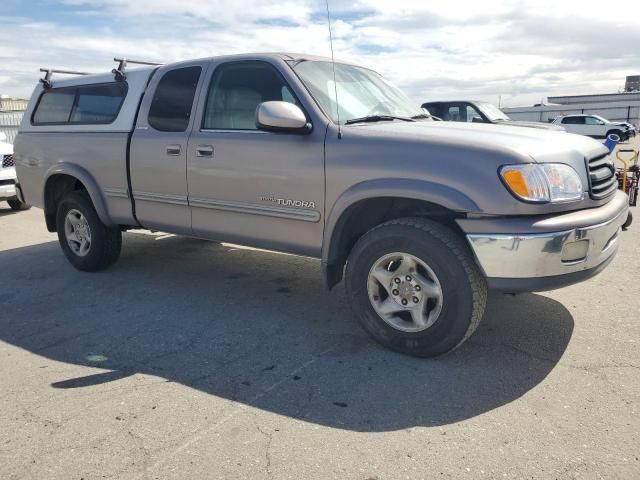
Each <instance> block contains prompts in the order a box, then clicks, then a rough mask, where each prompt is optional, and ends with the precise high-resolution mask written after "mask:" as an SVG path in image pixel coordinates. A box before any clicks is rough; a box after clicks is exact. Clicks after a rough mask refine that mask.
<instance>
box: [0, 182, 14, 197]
mask: <svg viewBox="0 0 640 480" xmlns="http://www.w3.org/2000/svg"><path fill="white" fill-rule="evenodd" d="M15 196H16V185H15V183H10V184H8V185H0V200H5V199H9V198H13V197H15Z"/></svg>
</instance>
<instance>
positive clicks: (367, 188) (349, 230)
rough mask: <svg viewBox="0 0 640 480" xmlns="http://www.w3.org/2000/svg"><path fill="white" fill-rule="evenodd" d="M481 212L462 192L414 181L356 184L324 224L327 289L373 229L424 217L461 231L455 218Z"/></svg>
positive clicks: (323, 267)
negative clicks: (398, 220)
mask: <svg viewBox="0 0 640 480" xmlns="http://www.w3.org/2000/svg"><path fill="white" fill-rule="evenodd" d="M478 211H480V209H479V207H478V205H477V204H476V203H475V202H474V201H473V200H472V199H471V198H469V197H468V196H467V195H465V194H464V193H463V192H460V191H458V190H455V189H453V188H451V187H448V186H446V185H441V184H437V183H433V182H427V181H421V180H413V179H390V180H372V181H367V182H362V183H359V184H357V185H354V186H353V187H351V188H350V189H349V190H347V191H345V192H344V193H343V194H342V195H340V197H339V198H338V200H337V201H336V202H335V203H334V205H333V207H332V209H331V212H330V214H329V216H328V217H327V221H326V224H325V231H324V238H323V246H322V269H323V272H324V275H325V280H326V283H327V286H328V287H329V288H332V287H333V286H335V285H336V284H337V283H339V282H340V281H341V280H342V276H343V270H344V265H345V263H346V259H347V256H348V254H349V251H350V250H351V248H352V247H353V244H354V243H355V241H356V240H357V239H358V238H359V237H360V236H361V235H362V234H364V233H366V232H367V231H368V230H370V229H371V228H373V227H374V226H376V225H378V224H380V223H383V222H385V221H388V220H392V219H394V218H401V217H405V216H423V217H427V218H433V219H435V220H438V221H440V222H441V223H444V224H446V225H448V226H450V227H451V228H453V229H454V230H459V227H458V226H457V224H456V223H455V221H454V220H455V218H460V217H463V216H464V215H465V214H466V213H469V212H478Z"/></svg>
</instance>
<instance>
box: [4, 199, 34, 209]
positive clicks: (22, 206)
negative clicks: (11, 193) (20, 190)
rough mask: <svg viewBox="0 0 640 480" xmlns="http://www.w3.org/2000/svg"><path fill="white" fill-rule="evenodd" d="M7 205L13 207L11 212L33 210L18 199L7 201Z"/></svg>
mask: <svg viewBox="0 0 640 480" xmlns="http://www.w3.org/2000/svg"><path fill="white" fill-rule="evenodd" d="M7 203H8V204H9V206H10V207H11V210H29V209H30V208H31V205H27V204H26V203H22V202H21V201H20V200H18V199H17V198H10V199H9V200H7Z"/></svg>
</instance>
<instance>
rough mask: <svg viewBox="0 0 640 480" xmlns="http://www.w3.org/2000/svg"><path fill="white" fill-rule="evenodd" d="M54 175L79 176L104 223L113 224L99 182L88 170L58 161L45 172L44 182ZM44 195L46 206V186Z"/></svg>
mask: <svg viewBox="0 0 640 480" xmlns="http://www.w3.org/2000/svg"><path fill="white" fill-rule="evenodd" d="M54 175H69V176H71V177H75V178H77V179H78V180H79V181H80V182H82V184H83V185H84V186H85V188H86V189H87V192H88V193H89V197H91V201H92V202H93V206H94V207H95V209H96V212H97V214H98V217H100V220H101V221H102V223H104V224H105V225H107V226H111V225H113V222H112V221H111V218H110V217H109V214H108V212H107V207H106V204H105V201H104V198H103V196H102V193H101V191H100V187H98V183H97V182H96V181H95V179H94V178H93V176H92V175H91V174H90V173H89V172H88V171H87V170H85V169H84V168H82V167H80V166H78V165H76V164H74V163H67V162H62V163H56V164H55V165H53V166H52V167H51V168H49V170H47V172H46V173H45V181H44V184H45V185H47V183H48V182H49V179H50V178H51V177H52V176H54ZM42 195H43V199H42V205H43V206H45V208H46V200H47V198H46V188H45V189H44V191H43V193H42Z"/></svg>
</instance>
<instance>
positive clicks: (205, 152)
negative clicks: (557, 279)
mask: <svg viewBox="0 0 640 480" xmlns="http://www.w3.org/2000/svg"><path fill="white" fill-rule="evenodd" d="M196 157H213V147H212V146H211V145H198V146H197V147H196Z"/></svg>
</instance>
